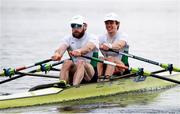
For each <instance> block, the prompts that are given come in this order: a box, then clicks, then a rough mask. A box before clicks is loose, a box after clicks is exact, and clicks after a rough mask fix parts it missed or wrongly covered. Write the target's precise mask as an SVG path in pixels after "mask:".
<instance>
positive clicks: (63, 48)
mask: <svg viewBox="0 0 180 114" xmlns="http://www.w3.org/2000/svg"><path fill="white" fill-rule="evenodd" d="M66 50H67V46H66V45H65V44H62V45H60V46H59V48H58V49H57V50H56V51H55V53H54V55H53V56H52V57H51V58H52V60H54V61H57V60H61V58H62V56H63V54H64V53H65V51H66Z"/></svg>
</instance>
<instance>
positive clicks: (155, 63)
mask: <svg viewBox="0 0 180 114" xmlns="http://www.w3.org/2000/svg"><path fill="white" fill-rule="evenodd" d="M109 51H112V52H115V53H117V54H121V55H125V56H128V57H131V58H134V59H137V60H141V61H144V62H148V63H151V64H154V65H158V66H160V65H161V64H160V63H159V62H156V61H152V60H149V59H145V58H142V57H139V56H135V55H132V54H127V53H123V52H117V51H115V50H113V49H109Z"/></svg>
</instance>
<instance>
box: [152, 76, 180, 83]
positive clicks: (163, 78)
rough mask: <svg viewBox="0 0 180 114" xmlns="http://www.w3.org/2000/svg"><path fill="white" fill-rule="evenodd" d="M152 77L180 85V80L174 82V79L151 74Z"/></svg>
mask: <svg viewBox="0 0 180 114" xmlns="http://www.w3.org/2000/svg"><path fill="white" fill-rule="evenodd" d="M150 76H152V77H155V78H159V79H162V80H166V81H170V82H174V83H177V84H180V81H178V80H173V79H170V78H166V77H162V76H159V75H155V74H151V75H150Z"/></svg>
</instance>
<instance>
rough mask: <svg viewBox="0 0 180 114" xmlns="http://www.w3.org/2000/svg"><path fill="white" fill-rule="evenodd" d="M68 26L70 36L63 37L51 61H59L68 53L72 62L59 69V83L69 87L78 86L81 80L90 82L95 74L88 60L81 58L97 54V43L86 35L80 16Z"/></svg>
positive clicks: (90, 36) (67, 62) (92, 37)
mask: <svg viewBox="0 0 180 114" xmlns="http://www.w3.org/2000/svg"><path fill="white" fill-rule="evenodd" d="M70 25H71V28H72V34H71V35H68V36H65V37H64V38H63V39H62V40H61V43H60V46H59V48H58V49H57V50H56V51H55V53H54V55H53V56H52V59H53V60H55V61H57V60H61V58H62V56H63V54H64V53H65V51H68V50H69V49H70V51H69V54H70V56H71V58H72V60H66V61H65V62H64V63H63V65H62V68H61V72H60V82H63V83H65V84H67V83H68V84H71V85H75V86H77V85H79V84H80V83H81V82H82V80H84V81H86V82H90V81H91V80H92V78H93V76H94V74H95V70H94V68H93V66H92V65H91V64H90V60H88V59H85V58H83V57H81V56H82V55H85V56H89V57H92V56H93V53H95V52H98V50H99V43H98V39H97V37H96V36H95V35H92V34H88V33H87V32H86V30H87V23H86V22H85V19H84V17H83V16H81V15H77V16H74V17H73V18H72V19H71V21H70Z"/></svg>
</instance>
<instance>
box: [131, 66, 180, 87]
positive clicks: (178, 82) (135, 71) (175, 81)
mask: <svg viewBox="0 0 180 114" xmlns="http://www.w3.org/2000/svg"><path fill="white" fill-rule="evenodd" d="M130 70H131V72H132V73H137V72H139V71H140V70H141V69H139V68H130ZM142 75H144V76H151V77H154V78H158V79H162V80H166V81H169V82H174V83H177V84H180V81H178V80H174V79H170V78H166V77H163V76H159V75H155V74H154V72H149V71H144V70H143V71H142Z"/></svg>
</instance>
